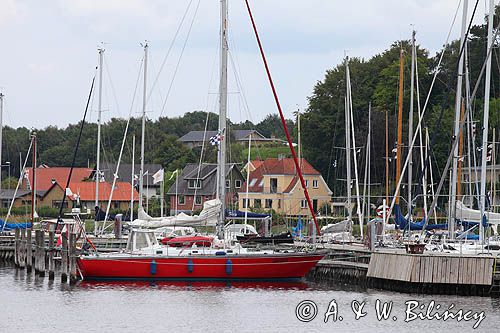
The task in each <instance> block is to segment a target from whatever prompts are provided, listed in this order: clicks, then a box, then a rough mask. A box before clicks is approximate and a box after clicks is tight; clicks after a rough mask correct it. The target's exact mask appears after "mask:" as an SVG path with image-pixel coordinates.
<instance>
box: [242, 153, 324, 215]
mask: <svg viewBox="0 0 500 333" xmlns="http://www.w3.org/2000/svg"><path fill="white" fill-rule="evenodd" d="M300 164H301V170H302V174H303V176H304V180H305V183H306V187H307V190H308V192H309V196H310V198H311V202H312V205H313V208H314V210H315V211H318V210H319V209H320V208H321V206H322V205H324V204H328V203H330V201H331V195H332V191H331V190H330V189H329V188H328V185H327V184H326V182H325V180H324V179H323V177H322V176H321V174H320V172H319V171H317V170H316V169H315V168H314V167H313V166H312V165H311V164H309V162H307V161H306V160H305V159H303V158H302V159H301V160H300ZM248 179H249V184H248V200H247V199H246V197H247V194H246V183H245V184H243V186H242V187H241V188H240V190H239V192H240V193H239V198H240V199H239V207H240V210H242V211H246V210H270V209H274V210H275V211H276V212H278V213H280V214H285V215H292V216H299V215H310V212H309V208H308V206H307V201H306V199H305V198H304V193H303V190H302V186H301V184H300V179H299V176H298V173H297V169H296V167H295V163H294V160H293V159H292V158H268V159H266V160H264V161H262V163H261V164H260V165H259V166H258V167H257V168H256V169H255V170H253V171H250V174H249V177H248Z"/></svg>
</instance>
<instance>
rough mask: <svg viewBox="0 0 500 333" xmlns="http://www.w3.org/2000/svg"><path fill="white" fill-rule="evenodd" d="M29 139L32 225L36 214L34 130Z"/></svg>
mask: <svg viewBox="0 0 500 333" xmlns="http://www.w3.org/2000/svg"><path fill="white" fill-rule="evenodd" d="M31 140H33V159H32V161H31V162H32V169H33V176H32V177H31V179H32V180H33V184H31V223H32V226H33V225H34V223H35V214H36V132H33V133H31Z"/></svg>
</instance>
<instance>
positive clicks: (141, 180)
mask: <svg viewBox="0 0 500 333" xmlns="http://www.w3.org/2000/svg"><path fill="white" fill-rule="evenodd" d="M143 47H144V87H143V90H142V129H141V169H140V171H139V207H141V208H142V197H143V192H144V189H143V188H144V138H145V137H146V88H147V75H148V48H149V45H148V42H147V41H146V42H145V43H144V46H143Z"/></svg>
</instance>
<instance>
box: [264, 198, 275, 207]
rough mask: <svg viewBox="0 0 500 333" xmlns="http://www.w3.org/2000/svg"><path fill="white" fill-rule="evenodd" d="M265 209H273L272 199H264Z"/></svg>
mask: <svg viewBox="0 0 500 333" xmlns="http://www.w3.org/2000/svg"><path fill="white" fill-rule="evenodd" d="M265 204H266V208H273V199H266V202H265Z"/></svg>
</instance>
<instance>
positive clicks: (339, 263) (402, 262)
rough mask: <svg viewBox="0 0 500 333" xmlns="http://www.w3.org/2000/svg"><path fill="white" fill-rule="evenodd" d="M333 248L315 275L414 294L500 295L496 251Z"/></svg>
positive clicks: (316, 278)
mask: <svg viewBox="0 0 500 333" xmlns="http://www.w3.org/2000/svg"><path fill="white" fill-rule="evenodd" d="M327 248H328V249H329V250H330V254H329V255H328V256H326V257H325V259H323V260H322V261H320V262H319V263H318V265H316V267H315V268H314V269H313V270H312V271H311V272H310V273H309V275H308V279H309V280H312V281H319V282H327V283H340V284H347V285H352V284H355V285H357V286H361V287H364V288H379V289H385V290H391V291H398V292H409V293H425V294H454V295H477V296H488V295H491V296H500V260H497V258H496V257H493V256H492V255H488V254H482V255H477V256H471V255H456V254H447V253H424V254H407V253H406V252H405V251H404V249H396V250H377V251H375V252H373V253H370V252H369V251H368V250H366V249H364V248H361V247H358V246H350V245H329V246H327ZM499 259H500V258H499Z"/></svg>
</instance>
